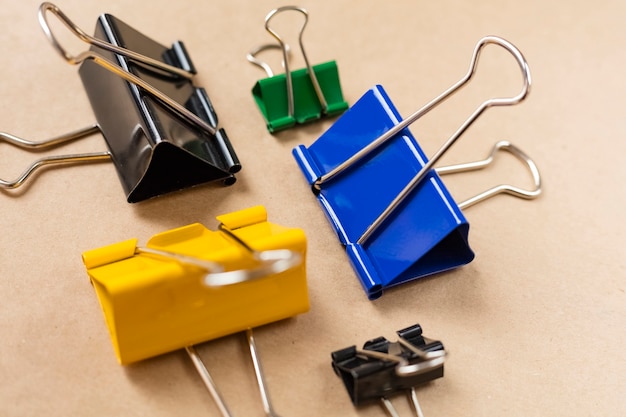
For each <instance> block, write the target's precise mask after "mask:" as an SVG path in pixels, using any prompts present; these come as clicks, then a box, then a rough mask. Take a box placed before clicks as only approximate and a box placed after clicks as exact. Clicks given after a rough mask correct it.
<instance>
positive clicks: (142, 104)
mask: <svg viewBox="0 0 626 417" xmlns="http://www.w3.org/2000/svg"><path fill="white" fill-rule="evenodd" d="M95 37H97V38H99V39H103V40H106V41H108V42H111V43H112V44H114V45H117V46H121V47H124V48H127V49H130V50H133V51H135V52H138V53H140V54H143V55H146V56H149V57H151V58H154V59H158V60H161V61H163V62H166V63H168V64H170V65H174V66H177V67H180V68H183V69H186V70H188V71H190V72H195V69H194V68H193V64H192V61H191V59H190V58H189V56H188V55H187V53H186V51H185V47H184V45H183V44H182V43H181V42H176V43H175V44H174V45H173V46H172V48H169V49H168V48H166V47H165V46H163V45H161V44H159V43H157V42H155V41H153V40H152V39H150V38H148V37H146V36H144V35H142V34H141V33H139V32H137V31H136V30H134V29H133V28H131V27H130V26H128V25H127V24H125V23H123V22H122V21H120V20H119V19H117V18H115V17H114V16H111V15H107V14H105V15H102V16H100V18H99V19H98V22H97V24H96V29H95ZM97 52H98V53H99V54H100V55H102V56H104V57H105V58H107V59H109V60H111V61H113V62H115V63H116V64H118V65H119V66H120V67H122V68H123V69H125V70H127V71H129V72H131V73H132V74H134V75H136V76H138V77H140V78H141V79H142V80H144V81H146V82H148V83H149V84H151V85H152V86H154V87H155V88H156V89H158V90H160V91H161V92H163V93H165V94H167V95H168V96H169V97H170V98H172V99H173V100H175V101H176V102H178V103H180V104H181V105H183V106H184V107H185V108H187V109H188V110H190V111H191V112H193V113H194V114H196V115H197V116H198V117H200V118H201V119H202V120H204V121H205V122H207V123H208V124H209V125H211V126H213V127H215V128H217V114H216V113H215V110H214V109H213V106H212V105H211V102H210V100H209V98H208V96H207V94H206V92H205V90H204V89H203V88H201V87H196V86H194V85H193V83H192V82H191V81H190V80H188V79H184V78H182V77H179V76H176V75H173V74H170V73H167V72H164V71H161V70H159V69H155V68H151V67H148V66H146V65H143V64H141V63H137V62H135V61H131V60H129V59H128V58H126V57H124V56H121V55H118V54H114V53H111V52H108V51H103V50H101V49H97ZM79 74H80V77H81V79H82V81H83V84H84V87H85V91H86V92H87V95H88V97H89V101H90V102H91V106H92V108H93V111H94V113H95V116H96V119H97V121H98V125H99V126H100V129H101V130H102V133H103V135H104V138H105V140H106V142H107V145H108V147H109V149H110V151H111V153H112V159H113V162H114V163H115V166H116V168H117V172H118V175H119V177H120V180H121V182H122V186H123V187H124V191H125V192H126V196H127V200H128V202H130V203H133V202H138V201H141V200H145V199H148V198H152V197H155V196H158V195H161V194H165V193H168V192H171V191H176V190H181V189H184V188H188V187H192V186H195V185H199V184H204V183H207V182H213V181H221V182H223V183H224V184H225V185H230V184H233V183H234V182H235V176H234V175H233V174H234V173H236V172H238V171H239V170H240V169H241V165H240V163H239V160H238V158H237V155H236V154H235V151H234V149H233V147H232V145H231V143H230V141H229V139H228V137H227V136H226V132H225V131H224V130H223V129H218V130H217V131H216V134H215V135H212V134H211V133H209V132H207V131H205V130H204V129H201V128H199V127H198V126H195V125H193V124H191V123H190V122H188V121H186V120H184V119H183V118H182V117H180V116H178V115H177V114H176V113H175V112H173V111H172V110H171V109H170V108H168V106H167V105H166V104H165V103H162V102H161V101H160V100H158V99H157V98H155V97H154V96H152V95H150V94H148V93H147V92H146V91H144V90H142V89H141V88H140V87H138V86H137V85H135V84H133V83H130V82H128V81H125V80H124V79H122V78H121V77H119V76H118V75H116V74H114V73H112V72H110V71H108V70H106V69H105V68H103V67H101V66H99V65H97V64H96V63H94V62H93V61H90V60H88V61H85V62H84V63H83V64H82V65H81V67H80V70H79Z"/></svg>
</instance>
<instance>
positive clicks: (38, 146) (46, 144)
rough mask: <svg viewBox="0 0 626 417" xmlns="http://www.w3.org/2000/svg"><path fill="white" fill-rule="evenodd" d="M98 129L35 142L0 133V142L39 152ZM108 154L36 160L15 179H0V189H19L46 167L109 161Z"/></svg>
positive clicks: (99, 153) (87, 134) (76, 155)
mask: <svg viewBox="0 0 626 417" xmlns="http://www.w3.org/2000/svg"><path fill="white" fill-rule="evenodd" d="M99 132H100V128H99V127H98V126H97V125H92V126H88V127H86V128H83V129H79V130H76V131H74V132H71V133H68V134H65V135H62V136H58V137H56V138H52V139H48V140H44V141H40V142H36V141H30V140H27V139H22V138H19V137H17V136H14V135H11V134H9V133H5V132H0V141H4V142H7V143H9V144H10V145H13V146H17V147H19V148H23V149H28V150H31V151H40V150H43V149H47V148H52V147H54V146H59V145H62V144H64V143H67V142H71V141H74V140H77V139H81V138H83V137H85V136H89V135H92V134H94V133H99ZM110 160H111V153H110V152H108V151H107V152H91V153H82V154H74V155H54V156H47V157H44V158H40V159H37V160H36V161H35V162H33V163H32V164H31V165H29V166H28V167H27V168H26V170H25V171H24V172H22V174H21V175H20V176H18V177H17V178H16V179H14V180H12V181H9V180H3V179H0V187H1V188H4V189H15V188H18V187H20V186H21V185H23V184H24V182H26V180H27V179H28V178H29V177H30V176H31V175H33V174H34V173H35V171H37V170H38V169H39V168H42V167H44V166H47V165H61V164H72V163H85V162H100V161H110Z"/></svg>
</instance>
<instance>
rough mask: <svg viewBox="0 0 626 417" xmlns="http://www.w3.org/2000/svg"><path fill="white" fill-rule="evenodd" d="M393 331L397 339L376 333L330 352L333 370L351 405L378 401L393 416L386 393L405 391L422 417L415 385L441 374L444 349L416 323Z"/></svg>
mask: <svg viewBox="0 0 626 417" xmlns="http://www.w3.org/2000/svg"><path fill="white" fill-rule="evenodd" d="M396 333H397V335H398V341H397V342H390V341H389V340H387V339H385V338H384V337H377V338H375V339H372V340H369V341H367V342H365V344H364V345H363V349H361V350H358V349H357V348H356V346H350V347H347V348H345V349H341V350H337V351H335V352H333V353H332V354H331V357H332V366H333V370H334V371H335V373H336V374H337V375H338V376H339V377H340V378H341V380H342V381H343V383H344V385H345V387H346V390H347V391H348V395H349V396H350V399H351V400H352V403H353V404H354V405H355V406H361V405H365V404H368V403H372V402H374V401H380V402H381V404H382V406H383V407H384V408H385V410H386V411H387V412H388V413H389V415H392V416H397V415H398V413H397V412H396V411H395V408H394V407H393V405H392V403H391V401H390V400H389V397H390V396H392V395H394V394H397V393H400V392H406V393H408V394H409V397H410V400H411V404H412V406H413V408H414V411H415V413H416V414H417V415H418V416H420V417H422V416H423V414H422V410H421V408H420V405H419V402H418V401H417V394H416V392H415V387H416V386H418V385H422V384H425V383H427V382H430V381H433V380H435V379H437V378H441V377H443V363H444V360H445V355H446V351H445V350H444V347H443V344H442V343H441V342H440V341H437V340H431V339H428V338H426V337H424V336H423V335H422V328H421V326H420V325H419V324H415V325H413V326H411V327H408V328H406V329H402V330H398V331H397V332H396Z"/></svg>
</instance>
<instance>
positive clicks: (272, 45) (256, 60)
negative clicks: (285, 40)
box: [246, 43, 291, 78]
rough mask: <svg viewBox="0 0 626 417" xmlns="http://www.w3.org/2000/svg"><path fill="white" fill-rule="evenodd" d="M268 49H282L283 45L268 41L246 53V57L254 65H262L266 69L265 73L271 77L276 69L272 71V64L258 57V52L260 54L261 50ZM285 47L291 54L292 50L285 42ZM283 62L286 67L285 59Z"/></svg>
mask: <svg viewBox="0 0 626 417" xmlns="http://www.w3.org/2000/svg"><path fill="white" fill-rule="evenodd" d="M268 49H280V50H282V47H281V46H280V45H276V44H275V43H266V44H265V45H260V46H257V47H256V48H254V49H253V50H251V51H250V52H248V53H247V54H246V59H247V60H248V61H249V62H250V63H252V64H254V65H256V66H258V67H261V68H262V69H263V70H264V71H265V73H266V74H267V77H268V78H271V77H273V76H274V71H272V67H270V65H269V64H268V63H267V62H265V61H262V60H260V59H259V58H257V57H256V56H257V55H258V54H260V53H261V52H264V51H267V50H268ZM285 49H287V55H289V53H290V52H291V48H289V45H288V44H285ZM282 64H283V68H285V62H284V61H283V63H282Z"/></svg>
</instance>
